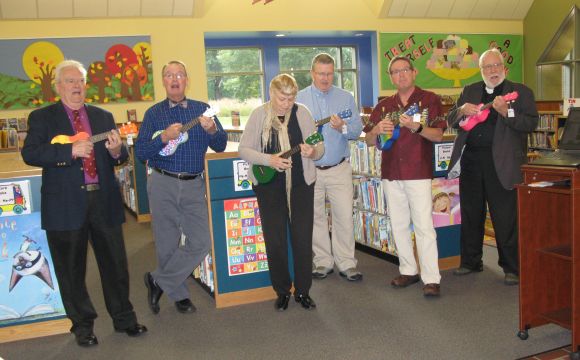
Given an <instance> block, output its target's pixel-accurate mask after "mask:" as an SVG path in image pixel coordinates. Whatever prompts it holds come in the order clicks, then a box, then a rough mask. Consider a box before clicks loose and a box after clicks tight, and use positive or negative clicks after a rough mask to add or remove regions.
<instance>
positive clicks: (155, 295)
mask: <svg viewBox="0 0 580 360" xmlns="http://www.w3.org/2000/svg"><path fill="white" fill-rule="evenodd" d="M145 286H146V287H147V303H148V304H149V308H150V309H151V311H153V314H157V313H159V299H161V295H163V289H161V288H160V287H159V285H157V283H156V282H155V280H154V279H153V276H151V273H150V272H146V273H145Z"/></svg>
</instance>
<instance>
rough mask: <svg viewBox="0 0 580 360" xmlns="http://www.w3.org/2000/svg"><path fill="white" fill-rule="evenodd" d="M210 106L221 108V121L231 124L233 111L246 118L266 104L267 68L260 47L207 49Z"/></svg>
mask: <svg viewBox="0 0 580 360" xmlns="http://www.w3.org/2000/svg"><path fill="white" fill-rule="evenodd" d="M205 60H206V72H207V92H208V97H209V103H210V105H212V106H217V107H218V108H219V109H220V112H219V114H218V116H219V118H220V120H221V121H222V122H224V123H226V124H229V123H230V121H231V114H232V111H238V112H239V113H240V118H241V119H243V120H242V123H245V119H246V118H247V117H248V116H249V115H250V112H251V111H252V110H253V109H254V108H256V107H258V106H259V105H261V104H262V103H263V102H264V67H263V62H262V50H261V49H259V48H206V50H205Z"/></svg>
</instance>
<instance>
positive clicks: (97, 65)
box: [87, 61, 111, 103]
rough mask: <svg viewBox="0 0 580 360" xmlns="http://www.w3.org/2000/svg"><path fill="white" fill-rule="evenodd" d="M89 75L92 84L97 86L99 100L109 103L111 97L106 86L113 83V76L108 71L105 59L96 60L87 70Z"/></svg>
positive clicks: (97, 99)
mask: <svg viewBox="0 0 580 360" xmlns="http://www.w3.org/2000/svg"><path fill="white" fill-rule="evenodd" d="M87 77H88V81H89V83H90V84H93V85H94V86H96V87H97V91H98V93H97V97H96V98H95V100H96V101H97V102H103V103H107V102H109V99H108V98H107V95H106V93H105V88H106V87H107V86H110V85H111V77H110V76H109V72H108V71H107V66H106V64H105V63H104V62H103V61H95V62H94V63H92V64H91V65H90V66H89V69H88V70H87Z"/></svg>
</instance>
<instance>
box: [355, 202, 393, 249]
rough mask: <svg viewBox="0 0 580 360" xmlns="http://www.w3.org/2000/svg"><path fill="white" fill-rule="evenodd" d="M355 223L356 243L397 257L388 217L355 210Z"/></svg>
mask: <svg viewBox="0 0 580 360" xmlns="http://www.w3.org/2000/svg"><path fill="white" fill-rule="evenodd" d="M353 222H354V240H355V241H356V242H358V243H361V244H364V245H366V246H369V247H372V248H374V249H377V250H380V251H382V252H385V253H388V254H391V255H395V256H396V255H397V250H396V248H395V240H394V239H393V232H392V230H391V221H390V219H389V217H388V216H387V215H384V214H377V213H374V212H370V211H364V210H359V209H354V211H353Z"/></svg>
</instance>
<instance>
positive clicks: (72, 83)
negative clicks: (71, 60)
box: [63, 78, 86, 85]
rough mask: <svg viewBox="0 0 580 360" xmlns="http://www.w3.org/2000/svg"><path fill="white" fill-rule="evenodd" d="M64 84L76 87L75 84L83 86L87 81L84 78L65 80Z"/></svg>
mask: <svg viewBox="0 0 580 360" xmlns="http://www.w3.org/2000/svg"><path fill="white" fill-rule="evenodd" d="M63 82H64V83H65V84H67V85H74V84H81V85H83V84H84V83H85V82H86V80H85V79H84V78H83V79H63Z"/></svg>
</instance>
